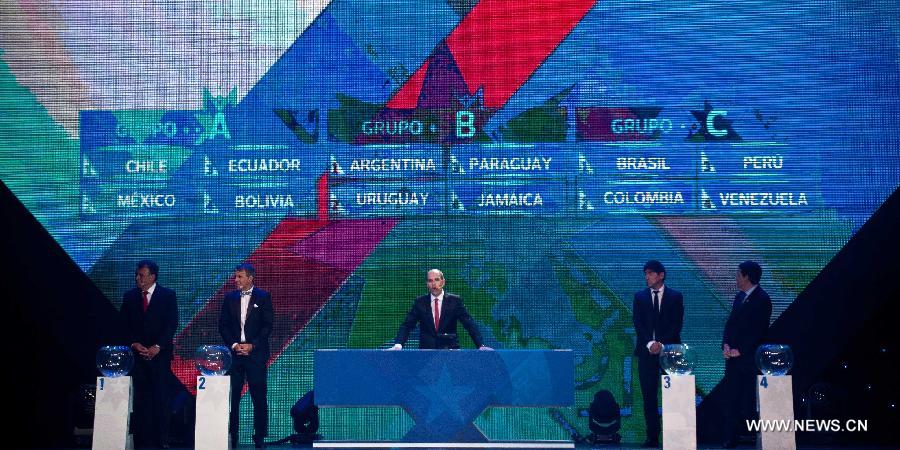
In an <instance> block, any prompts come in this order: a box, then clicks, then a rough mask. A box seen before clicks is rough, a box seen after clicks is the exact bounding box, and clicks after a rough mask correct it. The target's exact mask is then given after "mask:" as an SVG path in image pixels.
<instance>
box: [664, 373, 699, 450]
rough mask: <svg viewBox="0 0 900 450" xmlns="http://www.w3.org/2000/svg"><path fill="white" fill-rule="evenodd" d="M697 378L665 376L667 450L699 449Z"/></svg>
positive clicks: (665, 443) (665, 441)
mask: <svg viewBox="0 0 900 450" xmlns="http://www.w3.org/2000/svg"><path fill="white" fill-rule="evenodd" d="M695 398H696V390H695V388H694V376H693V375H663V376H662V437H663V442H662V444H663V446H662V447H663V448H668V449H676V450H694V449H696V448H697V403H696V399H695Z"/></svg>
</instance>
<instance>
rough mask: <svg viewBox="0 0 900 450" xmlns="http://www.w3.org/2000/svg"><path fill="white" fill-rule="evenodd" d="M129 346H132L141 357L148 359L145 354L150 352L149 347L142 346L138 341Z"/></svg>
mask: <svg viewBox="0 0 900 450" xmlns="http://www.w3.org/2000/svg"><path fill="white" fill-rule="evenodd" d="M131 348H133V349H134V351H136V352H137V353H138V355H139V356H140V357H141V358H144V359H148V357H147V356H148V355H149V354H150V349H148V348H147V347H144V346H143V345H142V344H141V343H140V342H135V343H133V344H131Z"/></svg>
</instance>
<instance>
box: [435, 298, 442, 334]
mask: <svg viewBox="0 0 900 450" xmlns="http://www.w3.org/2000/svg"><path fill="white" fill-rule="evenodd" d="M439 326H441V308H440V306H439V305H438V299H437V298H435V299H434V331H437V329H438V327H439Z"/></svg>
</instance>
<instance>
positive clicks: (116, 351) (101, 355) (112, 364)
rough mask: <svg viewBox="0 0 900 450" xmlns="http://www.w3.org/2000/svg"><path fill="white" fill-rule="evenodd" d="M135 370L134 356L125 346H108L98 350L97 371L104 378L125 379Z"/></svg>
mask: <svg viewBox="0 0 900 450" xmlns="http://www.w3.org/2000/svg"><path fill="white" fill-rule="evenodd" d="M132 368H134V354H132V353H131V349H130V348H128V347H126V346H124V345H107V346H105V347H100V349H99V350H97V370H99V371H100V373H102V374H103V376H104V377H110V378H116V377H124V376H125V375H128V373H129V372H131V369H132Z"/></svg>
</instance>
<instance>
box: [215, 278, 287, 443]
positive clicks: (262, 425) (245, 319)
mask: <svg viewBox="0 0 900 450" xmlns="http://www.w3.org/2000/svg"><path fill="white" fill-rule="evenodd" d="M255 277H256V270H255V269H254V268H253V266H252V265H250V264H240V265H238V266H237V267H235V269H234V285H235V287H237V290H234V291H231V292H229V293H228V294H225V301H224V302H222V313H221V314H220V315H219V334H221V335H222V340H223V341H225V345H226V346H228V347H230V348H231V352H232V363H231V369H230V370H229V371H228V374H229V375H230V376H231V415H230V416H229V421H228V422H229V423H228V428H229V431H230V433H231V441H232V446H234V447H237V445H238V442H239V440H238V429H239V423H238V420H239V418H240V411H239V408H240V405H241V391H242V390H243V389H244V380H245V379H246V381H247V384H248V385H249V390H250V399H251V400H252V401H253V432H254V434H253V443H254V444H255V445H256V447H257V448H260V447H264V446H265V437H266V436H267V435H268V432H269V402H268V399H267V397H266V396H267V394H268V385H267V382H266V377H267V366H266V364H267V363H268V361H269V335H270V334H271V333H272V323H273V322H274V316H275V314H274V310H273V309H272V296H271V295H269V293H268V292H266V291H264V290H262V289H260V288H258V287H256V286H254V285H253V279H254V278H255Z"/></svg>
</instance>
